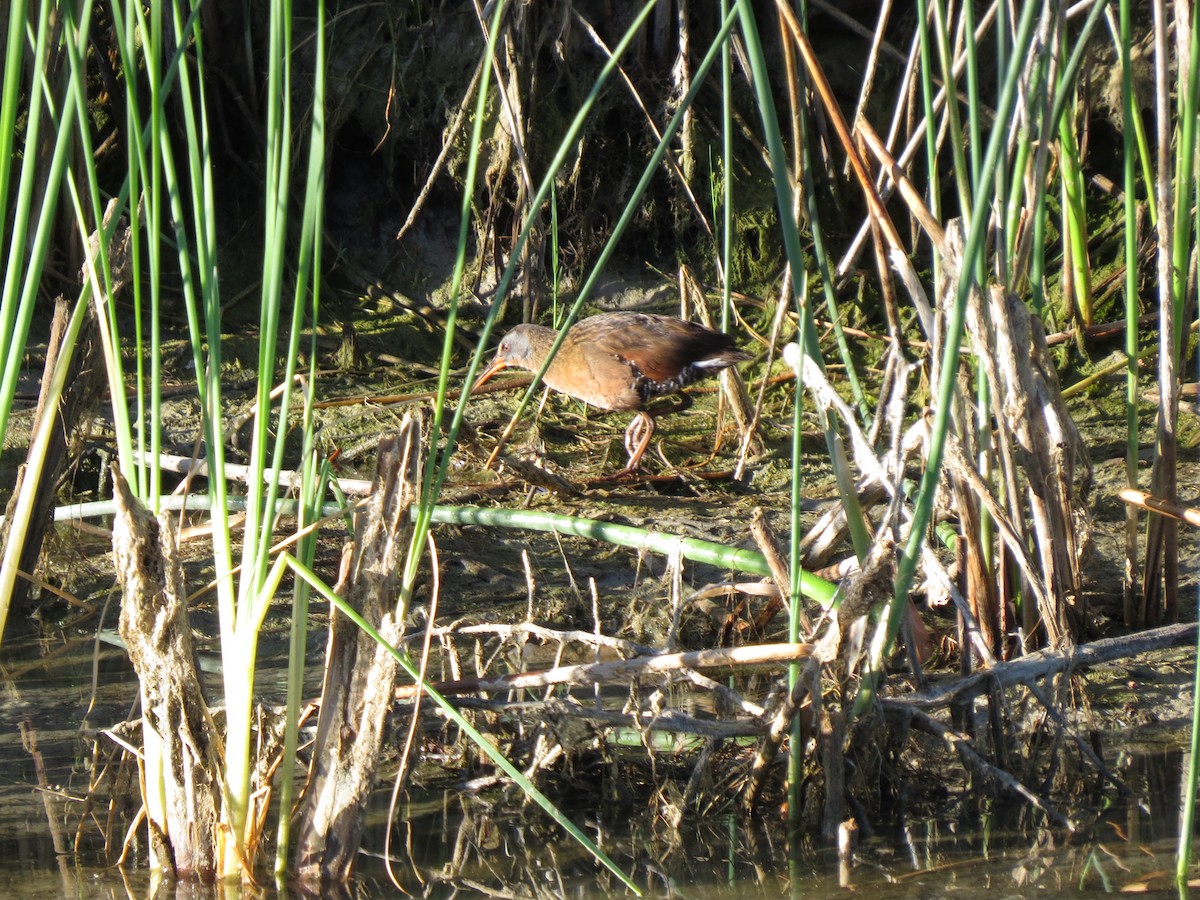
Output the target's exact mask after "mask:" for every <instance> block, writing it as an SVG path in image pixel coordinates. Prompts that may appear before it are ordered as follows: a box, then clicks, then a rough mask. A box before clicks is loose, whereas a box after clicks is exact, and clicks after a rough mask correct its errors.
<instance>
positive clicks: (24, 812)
mask: <svg viewBox="0 0 1200 900" xmlns="http://www.w3.org/2000/svg"><path fill="white" fill-rule="evenodd" d="M49 633H55V634H56V637H54V638H47V637H45V635H46V634H49ZM5 663H6V672H7V673H8V675H9V677H8V678H7V679H6V680H5V688H4V690H5V693H4V696H3V700H2V701H0V886H3V887H4V889H5V891H6V893H7V894H8V895H11V896H21V897H43V896H45V897H51V896H54V897H58V896H79V897H84V896H86V897H92V896H114V897H115V896H121V897H127V896H143V895H149V894H151V893H152V892H153V888H152V885H151V881H150V878H149V876H148V874H147V873H146V872H145V870H144V868H142V866H143V861H142V860H141V859H140V857H138V855H137V853H136V852H134V853H133V854H132V855H131V857H130V859H129V861H128V864H127V865H126V867H124V868H123V869H121V868H104V867H102V866H100V865H98V863H99V862H100V861H101V860H102V859H103V854H102V848H103V846H104V843H105V839H106V837H107V840H108V841H109V842H110V844H111V845H112V846H120V844H121V842H122V840H123V838H124V835H125V832H126V830H127V829H128V827H129V822H130V820H131V817H132V816H133V815H134V814H135V813H136V811H137V808H136V807H137V805H136V801H134V800H133V799H132V797H133V794H132V789H133V785H134V783H135V782H134V781H133V779H135V778H136V772H135V770H134V769H133V767H132V766H131V765H130V764H129V762H128V758H127V757H122V755H121V754H119V753H118V752H116V748H115V745H114V744H113V743H112V742H111V741H110V740H109V739H108V738H106V737H103V736H101V732H103V731H104V730H105V729H109V728H111V727H112V726H114V725H116V724H117V723H120V722H122V721H124V720H126V719H127V718H128V717H129V716H130V714H131V713H132V712H133V704H134V698H135V693H136V685H135V684H134V681H133V677H132V674H131V670H130V667H129V665H128V662H127V660H126V659H125V655H124V653H123V651H121V650H119V649H117V648H114V647H111V646H109V645H107V644H104V643H99V644H98V643H97V642H96V641H95V639H94V637H92V636H89V635H87V634H85V633H78V634H76V635H75V636H74V637H68V636H66V635H65V633H64V632H62V631H58V632H53V630H45V631H44V630H42V629H41V628H39V627H37V624H36V623H33V622H29V621H28V620H27V621H25V622H18V623H12V625H11V627H10V634H9V635H8V637H7V639H6V641H5ZM278 675H279V668H278V666H277V665H273V664H272V663H270V662H268V663H266V664H265V669H264V672H263V675H262V678H261V685H262V686H263V690H264V691H265V692H266V693H267V694H269V693H271V692H272V691H273V690H277V689H278V684H279V682H278ZM214 687H215V680H214ZM1106 762H1107V763H1108V764H1109V765H1110V766H1112V767H1113V769H1114V771H1116V772H1117V773H1118V775H1119V776H1120V778H1121V780H1122V781H1123V783H1124V784H1126V785H1127V786H1128V787H1129V789H1130V791H1131V793H1130V794H1129V795H1128V796H1118V795H1117V794H1116V792H1115V791H1112V790H1108V791H1099V790H1096V789H1095V787H1094V786H1093V785H1091V784H1089V785H1087V786H1086V787H1085V786H1084V785H1083V784H1082V783H1081V785H1080V791H1079V793H1080V794H1081V795H1083V796H1081V797H1080V798H1079V802H1078V808H1079V809H1081V810H1091V812H1092V813H1094V815H1091V814H1089V816H1088V817H1087V823H1088V824H1087V825H1086V827H1085V828H1084V829H1082V830H1081V832H1080V833H1077V834H1076V835H1074V836H1068V835H1066V834H1065V833H1064V832H1062V831H1061V830H1053V829H1048V828H1045V827H1043V826H1042V825H1041V824H1040V822H1041V816H1040V815H1039V814H1036V813H1034V812H1032V811H1031V810H1030V809H1029V808H1028V807H1026V806H1022V805H1016V804H1012V803H1006V804H999V803H996V802H993V801H989V800H987V799H981V798H979V797H977V796H974V795H951V799H950V800H949V801H947V802H945V803H943V804H941V805H940V806H939V807H937V808H935V809H933V810H929V809H928V808H926V809H923V810H920V811H918V807H919V805H920V804H917V803H914V804H912V807H911V809H904V808H898V807H893V809H892V810H891V812H890V816H891V821H890V822H888V823H887V824H886V825H882V826H877V830H876V831H875V832H874V833H873V834H870V835H864V836H863V838H862V839H861V841H860V843H859V846H858V848H857V850H856V852H855V853H854V856H853V858H852V859H851V860H849V861H846V862H841V861H839V859H838V856H837V853H836V852H835V851H834V850H833V849H832V848H828V847H822V846H818V845H815V844H814V843H813V842H812V841H811V840H809V839H808V838H806V837H802V838H800V839H797V840H794V841H792V840H789V838H788V832H787V828H786V827H785V824H784V823H783V821H782V816H781V815H780V814H779V813H778V810H777V809H770V808H766V807H764V809H763V810H762V812H761V813H760V814H757V815H755V816H754V817H750V818H747V817H743V816H741V815H734V814H730V813H727V812H716V813H712V814H709V815H705V816H699V817H697V816H684V817H682V819H681V821H680V822H679V823H678V825H677V826H672V825H671V824H670V817H671V815H672V814H673V812H672V806H671V804H670V803H669V802H667V801H666V800H662V799H661V798H660V799H659V800H658V801H656V799H655V795H654V794H653V792H652V791H650V790H649V789H647V790H646V791H645V792H643V793H642V794H632V795H628V794H627V795H626V796H623V797H617V796H614V797H611V798H608V799H605V800H603V801H602V802H600V803H599V805H598V807H597V802H596V797H597V796H598V793H597V791H596V789H595V785H596V784H597V783H599V784H602V785H605V786H606V789H609V790H615V789H616V788H615V787H614V786H615V785H617V784H618V782H617V780H616V779H611V780H609V781H605V777H604V773H603V772H599V773H597V772H594V771H587V772H577V773H574V774H575V775H576V777H578V778H579V779H581V781H580V784H583V783H584V782H586V783H587V785H588V787H587V789H581V790H579V791H576V792H572V790H571V785H570V781H569V779H570V777H571V776H570V775H563V774H558V775H554V776H551V777H550V778H549V779H547V780H548V782H549V783H548V784H547V787H548V789H549V790H550V792H551V793H552V795H556V797H555V799H557V800H558V801H559V802H560V803H561V804H563V805H564V808H565V809H566V810H567V812H568V814H571V815H572V816H573V817H574V819H575V820H576V822H577V823H578V824H579V825H581V826H582V827H583V828H584V830H585V831H586V833H588V835H589V836H590V837H591V838H592V839H593V840H595V841H596V842H597V843H598V844H599V845H600V846H601V847H602V848H603V849H604V850H605V851H606V852H608V853H609V854H610V855H611V856H612V857H613V859H614V860H615V861H616V862H617V863H618V864H619V865H620V866H622V868H623V869H624V870H625V871H626V872H628V873H629V874H631V876H632V877H633V879H634V880H635V882H636V883H638V884H639V885H640V886H641V887H642V888H643V889H644V890H646V891H647V892H648V893H649V894H651V895H653V896H672V895H681V896H688V897H740V896H778V895H781V894H785V893H789V892H792V893H797V894H802V895H803V896H806V897H807V896H817V897H820V896H826V895H828V896H833V895H843V894H845V893H846V892H847V891H854V892H856V893H863V892H864V891H870V892H871V893H872V894H878V895H879V896H885V897H931V896H941V895H949V894H951V893H960V892H963V891H973V890H988V891H997V890H999V891H1000V892H1001V893H1002V894H1004V895H1007V896H1024V895H1026V894H1030V893H1034V892H1041V893H1047V892H1053V893H1054V894H1060V893H1065V894H1073V895H1078V896H1086V895H1091V894H1099V893H1105V892H1110V891H1114V890H1150V891H1160V890H1161V891H1164V892H1165V891H1168V890H1170V891H1172V892H1174V888H1173V886H1172V882H1171V877H1170V873H1171V872H1172V871H1173V869H1174V852H1175V846H1174V841H1175V835H1176V833H1177V830H1176V829H1177V822H1178V817H1179V796H1180V784H1181V770H1182V756H1181V753H1180V752H1179V751H1178V749H1170V748H1169V749H1164V750H1161V751H1158V752H1150V751H1148V750H1146V749H1145V748H1142V749H1139V750H1137V751H1131V750H1129V749H1128V748H1126V749H1115V750H1114V751H1113V752H1111V753H1110V754H1109V755H1108V756H1107V757H1106ZM662 764H663V765H667V764H672V765H674V764H678V765H679V766H681V767H686V766H687V765H688V764H689V760H687V759H686V758H685V759H681V760H678V761H672V760H670V759H669V756H668V755H662ZM99 774H103V775H104V777H105V781H104V784H105V788H104V790H103V791H102V792H101V795H100V796H102V797H103V798H107V797H108V796H110V794H112V793H113V788H114V786H116V791H115V796H117V797H118V798H120V799H118V800H117V801H114V802H113V803H111V804H109V803H108V802H107V799H105V803H104V804H97V805H96V806H88V805H87V803H86V802H85V798H86V796H87V794H88V788H89V784H90V781H91V779H92V778H93V777H98V775H99ZM436 776H437V773H436V770H434V769H432V767H430V766H426V767H425V769H424V770H422V771H421V772H419V773H418V776H417V777H416V778H415V779H414V780H413V782H412V786H411V787H410V789H409V790H408V792H407V793H406V794H405V795H404V797H403V798H402V801H401V805H400V817H399V822H398V824H397V825H395V826H394V828H393V830H392V832H391V834H392V846H391V852H392V857H393V867H392V869H393V872H394V873H395V875H396V877H397V879H398V880H399V881H400V883H401V884H402V885H403V886H404V889H405V890H406V891H407V892H408V893H410V894H412V895H416V896H437V897H442V896H451V895H455V894H465V895H473V894H478V893H500V894H507V895H509V896H545V897H557V896H567V895H570V896H581V897H585V896H600V895H601V894H607V893H609V892H613V891H619V890H620V885H619V884H618V883H617V882H616V881H615V879H614V878H613V877H612V876H611V875H609V874H608V873H606V872H603V871H602V870H600V869H599V868H598V867H597V865H596V864H595V863H594V862H593V861H592V860H591V859H589V858H587V857H586V856H584V855H583V854H582V852H581V851H580V850H578V849H577V848H576V847H575V845H574V844H573V843H572V842H570V841H569V840H568V839H566V838H565V837H564V836H563V835H562V834H561V833H560V832H559V830H558V829H557V828H556V827H555V826H554V825H553V824H552V823H550V822H549V821H548V820H547V819H546V818H545V816H544V815H542V814H541V813H540V812H538V811H536V810H530V809H528V808H526V807H525V806H524V804H523V803H522V801H521V800H520V799H519V798H518V797H516V796H514V795H513V794H512V793H510V792H507V791H504V790H503V789H502V788H498V787H495V786H491V787H489V788H487V789H468V790H464V785H461V784H459V783H457V782H447V781H446V780H445V779H444V778H443V779H441V783H440V784H439V783H437V781H438V779H437V777H436ZM1091 781H1094V779H1091ZM422 784H423V786H422ZM917 789H919V787H918V788H917ZM389 794H390V789H389V788H388V786H387V785H384V786H383V787H382V788H381V789H380V792H379V794H378V796H377V801H376V804H375V809H374V811H373V814H372V817H371V821H370V823H369V826H368V829H367V832H366V834H365V836H364V840H363V850H364V856H363V857H362V860H361V862H360V867H359V879H358V883H357V884H356V885H355V886H354V887H353V888H352V889H350V890H351V894H348V895H347V896H350V895H353V896H401V892H400V891H399V890H398V889H397V888H396V887H394V886H393V885H392V884H391V883H390V882H389V879H388V874H387V871H386V867H385V865H384V863H383V857H382V854H383V852H384V847H385V839H386V835H387V833H388V829H387V825H386V822H387V806H388V800H389ZM572 802H575V803H577V804H579V808H577V809H572V808H571V804H572ZM1081 818H1082V817H1081ZM76 850H78V855H76V852H75V851H76ZM79 860H85V861H87V863H86V864H85V863H80V862H79ZM264 883H266V884H269V883H270V879H269V878H268V877H264ZM179 890H180V891H181V892H183V893H186V895H187V896H189V897H193V896H208V895H209V894H215V891H214V890H213V889H211V888H205V887H200V886H195V885H193V886H188V887H187V888H180V889H179ZM263 892H264V893H267V894H271V893H275V891H274V890H267V889H264V891H263ZM250 893H255V891H250Z"/></svg>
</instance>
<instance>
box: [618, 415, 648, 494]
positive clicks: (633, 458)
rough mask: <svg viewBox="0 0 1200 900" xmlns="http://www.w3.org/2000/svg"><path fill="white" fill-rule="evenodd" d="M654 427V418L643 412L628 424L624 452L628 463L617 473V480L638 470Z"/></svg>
mask: <svg viewBox="0 0 1200 900" xmlns="http://www.w3.org/2000/svg"><path fill="white" fill-rule="evenodd" d="M654 427H655V426H654V416H652V415H651V414H650V413H648V412H644V411H643V412H639V413H638V414H637V415H636V416H634V418H633V421H632V422H630V423H629V427H628V428H627V429H625V452H626V453H628V454H629V462H628V464H627V465H626V466H625V468H624V469H622V470H621V471H620V472H618V473H617V477H618V478H621V477H623V476H625V475H632V474H634V473H635V472H636V471H637V470H638V465H639V464H640V463H641V461H642V454H643V453H645V452H646V448H647V447H649V446H650V439H651V438H652V437H654Z"/></svg>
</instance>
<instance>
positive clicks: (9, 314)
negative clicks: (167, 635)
mask: <svg viewBox="0 0 1200 900" xmlns="http://www.w3.org/2000/svg"><path fill="white" fill-rule="evenodd" d="M49 10H50V4H49V3H39V4H38V18H37V30H36V31H35V41H34V48H33V63H32V65H33V68H34V70H35V71H41V70H42V69H43V67H44V66H45V60H46V53H47V49H46V48H47V43H48V41H49V34H50V30H51V26H50V23H49ZM26 27H27V23H26V22H25V21H24V20H22V21H19V22H18V21H15V20H13V19H12V17H11V16H10V18H9V41H10V43H11V41H12V40H13V39H14V35H15V36H16V39H18V40H21V41H24V39H25V35H26ZM7 69H8V64H7V63H6V65H5V70H6V72H7ZM18 77H19V76H18ZM6 89H9V88H8V86H7V85H6ZM12 89H14V90H15V89H16V88H15V87H14V88H12ZM42 104H43V96H42V91H40V90H38V89H36V88H34V89H31V90H30V91H29V109H28V111H27V112H26V117H25V123H26V124H25V150H24V152H23V153H22V159H21V174H20V176H19V179H20V180H19V181H18V183H17V200H16V206H15V208H14V210H13V218H12V222H13V228H12V234H11V235H10V237H9V246H8V261H7V264H6V265H5V267H4V288H3V293H2V294H0V334H3V335H4V336H5V340H6V341H7V346H9V347H10V348H12V349H11V351H10V352H9V353H6V354H4V358H3V377H2V378H0V435H5V434H7V433H8V417H9V415H10V413H11V412H12V404H13V398H14V397H15V396H16V392H17V382H18V379H19V378H20V374H21V366H22V365H23V363H24V356H25V354H24V352H23V351H24V347H25V341H26V339H27V338H28V335H29V323H30V321H31V320H32V318H33V308H34V302H35V300H36V298H37V289H38V285H39V284H40V282H41V272H42V267H43V266H44V265H45V262H46V253H47V248H48V247H49V242H50V234H51V225H52V223H53V219H54V209H55V205H56V204H57V202H58V190H59V186H60V185H61V184H62V173H63V167H64V166H65V165H66V161H67V150H68V149H69V148H70V146H71V144H72V142H73V140H74V136H73V135H72V133H71V128H70V125H69V123H71V122H72V121H73V118H74V115H75V102H74V96H73V95H69V96H68V97H67V99H66V103H65V104H64V108H63V110H62V113H61V115H62V121H63V122H64V123H65V125H66V127H64V128H63V129H62V130H60V131H59V133H58V135H57V138H56V140H55V145H54V155H53V158H52V160H51V163H50V170H49V172H48V173H47V177H46V183H45V185H44V186H43V191H44V193H43V194H42V205H41V207H40V209H39V211H38V216H37V220H36V221H37V227H36V229H35V231H34V238H33V243H32V245H30V242H29V226H30V223H31V222H33V221H34V219H33V218H32V210H33V199H34V195H35V194H36V192H37V190H38V187H39V185H38V179H37V174H38V173H37V161H38V158H39V151H38V147H39V146H40V144H41V125H42V119H43V117H44V110H43V105H42ZM5 114H6V115H15V110H13V111H11V112H10V111H9V110H8V109H7V108H6V110H5ZM0 602H4V601H0Z"/></svg>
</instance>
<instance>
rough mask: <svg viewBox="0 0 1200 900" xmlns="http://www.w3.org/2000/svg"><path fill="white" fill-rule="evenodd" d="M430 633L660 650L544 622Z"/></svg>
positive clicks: (636, 651)
mask: <svg viewBox="0 0 1200 900" xmlns="http://www.w3.org/2000/svg"><path fill="white" fill-rule="evenodd" d="M429 633H430V634H432V635H433V636H434V637H437V638H441V637H453V636H454V635H456V634H466V635H473V634H494V635H496V637H498V638H505V639H507V640H516V639H518V638H524V637H535V638H537V639H538V640H541V641H545V642H547V643H556V644H570V643H578V644H586V645H588V646H596V647H607V648H609V649H610V650H616V651H617V652H618V653H628V654H630V655H633V656H653V655H654V654H656V653H658V650H656V649H655V648H654V647H651V646H649V645H647V644H637V643H634V642H633V641H627V640H624V639H623V638H615V637H609V636H608V635H605V634H596V633H595V632H593V631H576V630H570V631H560V630H559V629H557V628H547V627H545V626H544V625H535V624H533V623H532V622H518V623H516V624H513V625H505V624H499V623H497V624H492V623H490V622H485V623H480V624H477V625H445V626H437V627H434V628H431V629H430V630H429ZM424 636H425V632H424V631H423V630H422V631H421V632H420V633H419V634H410V635H408V636H407V637H405V639H404V640H405V642H406V643H418V642H420V641H422V640H423V639H424Z"/></svg>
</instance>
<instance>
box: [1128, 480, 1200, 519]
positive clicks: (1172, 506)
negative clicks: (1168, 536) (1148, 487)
mask: <svg viewBox="0 0 1200 900" xmlns="http://www.w3.org/2000/svg"><path fill="white" fill-rule="evenodd" d="M1117 496H1118V497H1120V498H1121V499H1122V500H1124V501H1125V502H1126V503H1132V504H1133V505H1134V506H1140V507H1141V508H1142V509H1148V510H1150V512H1156V513H1158V514H1159V515H1163V516H1170V517H1171V518H1172V519H1178V520H1179V521H1181V522H1187V523H1188V524H1189V525H1194V526H1196V527H1197V528H1200V509H1196V508H1195V507H1193V506H1182V505H1180V504H1178V503H1172V502H1171V501H1169V500H1163V499H1162V498H1161V497H1155V496H1154V495H1152V494H1147V493H1146V492H1145V491H1135V490H1134V489H1133V488H1121V490H1119V491H1117Z"/></svg>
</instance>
